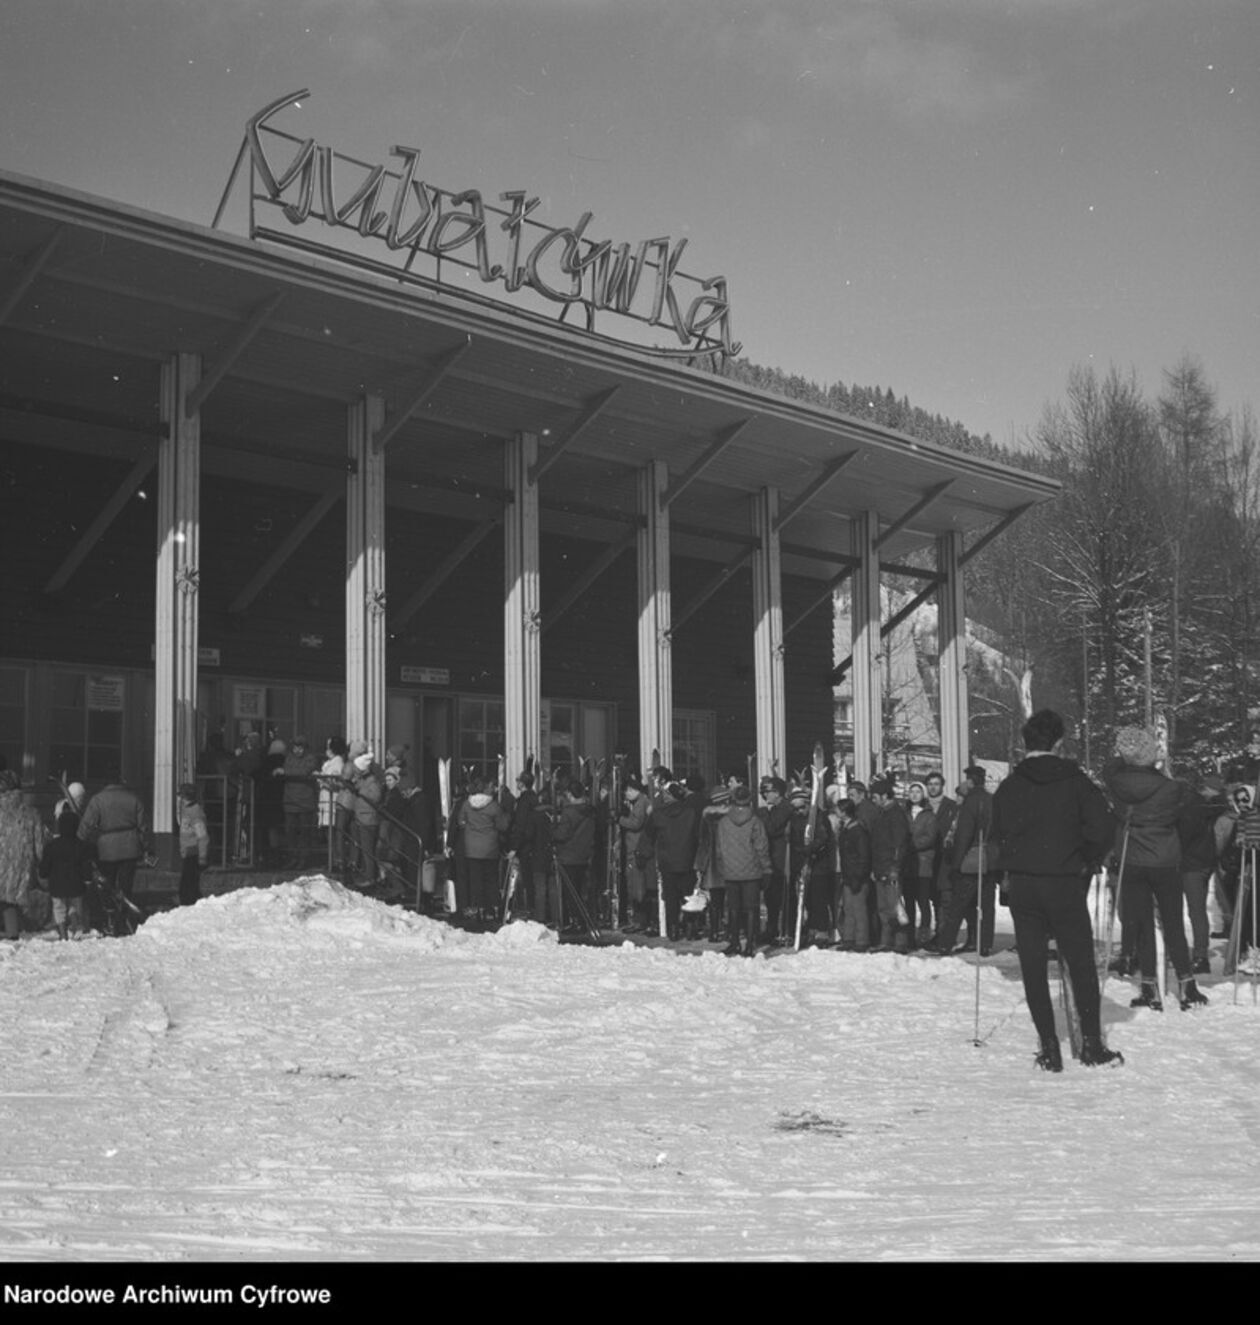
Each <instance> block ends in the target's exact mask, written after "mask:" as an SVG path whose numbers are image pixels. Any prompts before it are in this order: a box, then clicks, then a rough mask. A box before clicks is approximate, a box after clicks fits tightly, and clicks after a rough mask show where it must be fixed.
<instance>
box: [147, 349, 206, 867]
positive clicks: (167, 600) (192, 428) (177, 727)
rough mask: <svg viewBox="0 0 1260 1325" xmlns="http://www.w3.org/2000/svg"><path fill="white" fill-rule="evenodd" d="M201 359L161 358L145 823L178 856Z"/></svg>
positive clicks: (169, 855) (165, 858) (191, 692)
mask: <svg viewBox="0 0 1260 1325" xmlns="http://www.w3.org/2000/svg"><path fill="white" fill-rule="evenodd" d="M200 379H201V359H200V357H199V356H198V355H195V354H177V355H174V356H173V357H172V358H171V359H169V360H168V361H167V362H166V363H165V364H163V365H162V382H161V411H162V421H163V422H164V423H165V425H166V436H165V437H163V438H162V440H161V442H160V443H159V444H158V509H157V526H158V546H157V595H156V603H157V607H156V613H155V621H154V669H153V670H154V699H153V828H154V840H155V845H156V846H157V849H158V857H159V860H160V861H161V862H162V864H163V865H165V866H166V867H167V868H176V867H177V864H178V860H179V811H178V795H177V793H178V789H179V786H180V784H181V783H183V782H191V781H192V779H193V774H194V771H195V768H196V763H197V609H198V589H199V580H200V570H199V564H200V553H201V515H200V506H201V416H200V414H199V413H198V412H197V411H196V410H193V411H192V413H191V414H189V413H188V412H187V410H186V408H185V406H186V402H187V399H188V397H189V395H190V394H191V393H192V392H193V391H195V390H196V388H197V384H198V382H199V381H200Z"/></svg>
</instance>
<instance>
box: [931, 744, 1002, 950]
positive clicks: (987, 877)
mask: <svg viewBox="0 0 1260 1325" xmlns="http://www.w3.org/2000/svg"><path fill="white" fill-rule="evenodd" d="M964 776H965V777H966V779H967V782H966V786H967V793H966V795H965V796H964V797H963V799H962V804H961V805H959V807H958V813H957V815H956V816H955V818H954V824H953V830H952V831H953V840H952V841H951V842H950V844H949V846H948V847H947V848H946V855H947V856H948V860H949V904H948V906H947V907H946V909H945V915H944V917H943V918H942V920H941V922H940V926H939V928H938V929H937V931H936V937H935V938H934V939H933V940H932V942H931V943H929V944H927V946H926V947H925V949H924V951H925V952H929V953H936V954H938V955H945V956H948V955H949V954H950V953H952V952H953V951H954V945H955V943H957V941H958V931H959V929H961V928H962V925H963V922H964V921H965V922H966V924H967V939H966V941H965V942H964V943H963V945H962V947H961V949H959V951H961V952H974V951H975V950H976V938H977V935H975V934H974V933H972V929H973V927H974V924H975V921H974V919H973V917H974V915H975V910H976V890H977V889H979V890H980V934H979V936H978V937H979V940H980V955H981V956H982V957H987V956H988V955H989V954H990V953H991V952H992V951H993V932H994V927H995V918H996V911H997V886H998V871H997V870H996V869H993V868H990V867H989V865H988V864H987V860H988V859H990V858H991V857H992V855H993V854H995V853H990V851H989V850H988V844H989V843H990V842H991V841H992V837H993V831H992V822H993V796H992V794H991V793H990V792H988V791H986V790H985V786H984V784H985V781H986V780H987V776H988V775H987V774H986V772H985V770H984V769H983V768H981V767H980V766H979V765H978V764H973V765H972V766H971V767H970V768H968V769H966V770H965V773H964ZM982 838H983V839H984V842H985V847H986V849H985V852H984V855H985V857H986V862H980V861H979V848H980V843H981V839H982ZM973 847H974V848H975V849H976V850H975V852H973V853H972V855H971V856H968V852H971V851H972V848H973ZM981 863H984V868H983V869H980V868H978V866H979V865H980V864H981ZM973 864H974V865H976V866H977V868H973Z"/></svg>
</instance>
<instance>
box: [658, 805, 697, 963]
mask: <svg viewBox="0 0 1260 1325" xmlns="http://www.w3.org/2000/svg"><path fill="white" fill-rule="evenodd" d="M648 823H649V825H650V827H649V833H650V836H651V840H652V845H653V847H654V848H655V851H656V868H657V872H658V874H659V875H660V881H661V882H660V886H661V888H662V890H663V892H664V896H665V933H664V934H662V935H661V937H662V938H668V939H676V938H677V937H678V912H679V908H680V907H681V905H682V899H683V898H684V897H685V896H686V894H687V893H689V892H690V891H691V885H692V881H693V879H694V878H695V869H696V851H697V849H698V847H699V845H700V812H699V810H698V809H697V808H696V805H695V803H694V801H693V799H692V797H691V794H690V793H689V792H688V790H687V788H686V787H685V786H684V785H683V784H682V783H681V782H669V783H667V784H666V787H665V792H664V796H663V798H662V801H661V803H660V804H659V805H658V806H656V807H655V808H654V809H653V811H652V817H651V818H650V819H649V820H648Z"/></svg>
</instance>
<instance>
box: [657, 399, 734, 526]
mask: <svg viewBox="0 0 1260 1325" xmlns="http://www.w3.org/2000/svg"><path fill="white" fill-rule="evenodd" d="M750 423H752V419H751V418H747V419H741V420H740V421H739V422H738V423H736V424H734V425H733V426H732V427H730V428H724V429H723V430H722V431H721V432H720V433H719V434H718V435H717V437H715V438H714V439H713V441H712V442H711V443H710V444H709V445H708V447H707V448H706V449H705V451H704V454H703V455H701V456H700V458H699V459H698V460H696V461H695V463H694V464H692V466H691V468H690V469H688V470H686V471H685V472H683V473H682V474H680V475H679V476H678V477H677V478H676V479H675V480H674V481H673V482H672V483H671V484H670V485H669V487H668V488H666V489H665V491H664V492H663V493H662V494H661V507H662V509H666V508H668V507H669V506H670V505H671V504H672V503H673V502H674V501H676V500H677V499H678V498H679V497H681V496H682V494H683V493H684V492H686V490H687V489H688V488H689V487H690V486H691V485H692V484H693V483H694V482H695V481H696V479H698V478H699V477H700V475H701V474H703V473H704V471H705V470H706V469H708V467H709V466H710V465H711V464H712V463H713V462H714V461H715V460H716V459H717V458H718V456H720V455H721V454H722V452H723V451H725V450H726V448H727V447H728V446H730V445H731V443H732V442H734V441H735V439H736V438H737V437H738V436H739V435H740V434H741V433H742V432H743V431H744V429H745V428H747V427H748V425H749V424H750Z"/></svg>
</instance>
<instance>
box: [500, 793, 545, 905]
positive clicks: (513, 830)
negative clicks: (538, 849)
mask: <svg viewBox="0 0 1260 1325" xmlns="http://www.w3.org/2000/svg"><path fill="white" fill-rule="evenodd" d="M537 835H538V796H537V794H536V793H535V791H534V774H533V772H532V771H531V770H530V769H528V768H527V769H524V770H523V771H522V772H521V773H519V774H518V775H517V778H516V799H515V801H513V803H512V814H511V818H510V819H509V821H508V830H507V848H508V867H509V868H511V865H512V863H513V862H514V863H515V864H516V866H517V868H518V869H519V870H520V882H519V884H518V887H519V888H520V892H519V894H518V895H517V897H516V899H515V900H516V903H517V905H518V906H519V907H520V908H521V909H523V910H524V911H525V912H526V913H527V914H528V915H531V916H534V918H535V919H537V918H538V917H537V916H536V915H535V912H534V842H535V839H536V838H537Z"/></svg>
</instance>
